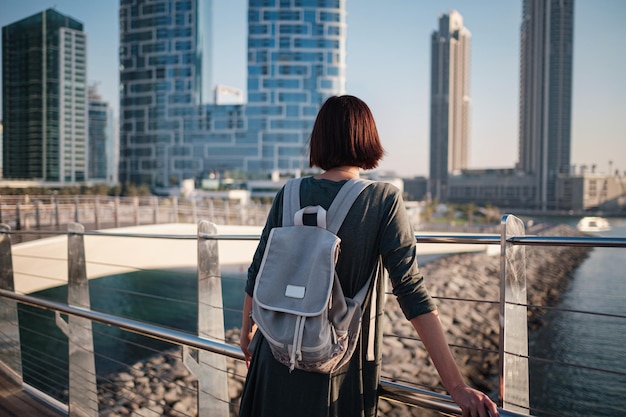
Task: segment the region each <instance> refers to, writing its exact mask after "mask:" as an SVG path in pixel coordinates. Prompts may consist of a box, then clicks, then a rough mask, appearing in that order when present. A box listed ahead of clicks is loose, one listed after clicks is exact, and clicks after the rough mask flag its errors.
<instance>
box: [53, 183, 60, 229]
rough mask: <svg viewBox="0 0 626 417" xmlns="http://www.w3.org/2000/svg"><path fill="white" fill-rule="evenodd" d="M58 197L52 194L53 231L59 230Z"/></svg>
mask: <svg viewBox="0 0 626 417" xmlns="http://www.w3.org/2000/svg"><path fill="white" fill-rule="evenodd" d="M59 224H60V221H59V196H58V195H57V194H56V191H55V194H54V226H55V230H59Z"/></svg>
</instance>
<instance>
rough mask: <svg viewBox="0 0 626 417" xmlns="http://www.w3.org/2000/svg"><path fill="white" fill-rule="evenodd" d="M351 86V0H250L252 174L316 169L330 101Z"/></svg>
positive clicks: (248, 110) (248, 113) (248, 111)
mask: <svg viewBox="0 0 626 417" xmlns="http://www.w3.org/2000/svg"><path fill="white" fill-rule="evenodd" d="M345 89H346V0H293V1H284V0H283V1H279V0H276V1H266V0H250V2H249V6H248V105H247V107H246V116H247V120H248V141H249V142H250V143H252V144H254V145H255V146H258V149H259V150H260V154H258V155H256V156H252V157H251V158H248V159H247V161H246V166H245V169H246V170H247V171H253V172H254V171H261V172H267V171H273V170H275V171H294V170H301V169H303V168H307V167H308V156H307V155H306V142H307V140H308V136H309V134H310V132H311V129H312V127H313V123H314V122H315V116H316V115H317V111H318V110H319V108H320V106H321V105H322V103H323V102H324V101H325V100H326V99H327V98H328V97H329V96H332V95H339V94H343V93H345Z"/></svg>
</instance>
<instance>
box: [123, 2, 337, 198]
mask: <svg viewBox="0 0 626 417" xmlns="http://www.w3.org/2000/svg"><path fill="white" fill-rule="evenodd" d="M210 13H211V8H210V2H207V1H204V0H203V1H201V0H153V1H147V0H121V6H120V67H121V72H120V82H121V86H120V88H121V95H120V119H121V120H120V148H121V153H120V172H119V175H120V181H122V182H123V181H132V182H135V183H146V184H149V185H151V186H152V187H153V188H161V187H169V186H172V185H176V184H178V183H180V181H181V180H183V179H187V178H195V179H200V178H205V177H208V176H220V175H241V176H247V177H255V176H259V175H267V174H268V173H271V172H276V171H283V172H294V171H298V170H301V169H303V168H305V167H308V156H307V155H306V152H305V145H306V142H307V140H308V135H309V134H310V131H311V129H312V126H313V122H314V120H315V116H316V114H317V111H318V109H319V107H320V105H321V104H322V103H323V101H324V100H325V99H326V98H328V97H329V96H331V95H337V94H343V93H344V92H345V73H346V61H345V39H346V0H315V1H313V0H289V1H285V0H250V1H249V4H248V102H247V104H220V102H219V100H216V101H215V102H211V96H212V95H211V94H210V92H211V91H212V88H213V85H212V84H211V83H212V80H211V78H210V71H207V70H206V69H207V68H208V66H209V64H210V54H211V49H210V45H211V42H210V40H211V36H210V32H211V30H210V29H211V26H210V24H209V18H212V16H211V15H210ZM216 88H217V89H216V90H215V96H216V97H219V94H218V93H219V91H221V90H219V87H216ZM218 90H219V91H218Z"/></svg>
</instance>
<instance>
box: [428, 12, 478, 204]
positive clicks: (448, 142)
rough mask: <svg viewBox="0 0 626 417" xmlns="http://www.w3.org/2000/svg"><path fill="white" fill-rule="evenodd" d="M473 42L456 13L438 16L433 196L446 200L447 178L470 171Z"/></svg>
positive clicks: (433, 43) (433, 41) (433, 49)
mask: <svg viewBox="0 0 626 417" xmlns="http://www.w3.org/2000/svg"><path fill="white" fill-rule="evenodd" d="M470 40H471V33H470V32H469V31H468V30H467V29H466V28H465V27H463V17H462V16H461V15H460V14H459V13H458V12H457V11H455V10H451V11H450V13H449V14H442V15H441V16H440V17H439V30H437V31H435V32H433V34H432V36H431V80H430V178H429V188H430V193H431V197H432V198H435V199H439V200H445V199H446V198H447V184H448V176H449V175H450V174H453V173H456V172H460V171H461V170H462V169H465V168H467V165H468V153H469V122H470V95H469V82H470Z"/></svg>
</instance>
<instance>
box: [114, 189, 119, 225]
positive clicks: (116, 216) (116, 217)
mask: <svg viewBox="0 0 626 417" xmlns="http://www.w3.org/2000/svg"><path fill="white" fill-rule="evenodd" d="M113 221H114V222H115V227H116V228H117V227H120V197H119V196H117V195H116V196H115V200H114V202H113Z"/></svg>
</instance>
